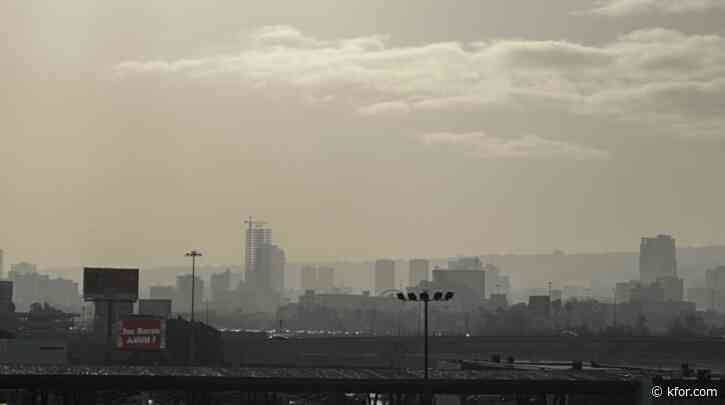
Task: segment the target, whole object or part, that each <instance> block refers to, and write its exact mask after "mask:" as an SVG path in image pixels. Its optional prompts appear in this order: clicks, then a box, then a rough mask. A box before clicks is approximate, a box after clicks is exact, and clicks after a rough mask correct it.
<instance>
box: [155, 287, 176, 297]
mask: <svg viewBox="0 0 725 405" xmlns="http://www.w3.org/2000/svg"><path fill="white" fill-rule="evenodd" d="M174 295H175V293H174V287H173V286H170V285H154V286H151V287H150V288H149V297H151V299H155V300H173V299H174Z"/></svg>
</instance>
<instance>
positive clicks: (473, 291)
mask: <svg viewBox="0 0 725 405" xmlns="http://www.w3.org/2000/svg"><path fill="white" fill-rule="evenodd" d="M433 283H435V284H437V285H438V286H440V288H441V289H444V290H451V291H453V292H455V294H456V298H457V299H458V298H462V297H463V296H464V294H468V295H469V296H470V297H471V300H475V301H476V302H478V303H480V302H481V301H482V300H483V299H484V298H485V294H486V273H484V272H482V271H480V270H450V269H449V270H443V269H435V270H433Z"/></svg>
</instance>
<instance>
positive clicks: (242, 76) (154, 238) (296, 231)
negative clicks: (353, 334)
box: [0, 0, 725, 265]
mask: <svg viewBox="0 0 725 405" xmlns="http://www.w3.org/2000/svg"><path fill="white" fill-rule="evenodd" d="M328 3H329V2H328V1H327V0H314V1H310V2H305V4H304V5H301V4H294V5H290V4H287V3H285V4H279V3H275V2H271V3H270V4H266V3H265V4H254V5H242V4H233V3H228V4H224V5H215V6H211V5H198V4H197V5H193V3H191V2H182V3H181V4H180V3H178V2H170V1H166V2H164V1H162V2H159V3H158V4H154V5H150V4H147V3H146V2H139V1H136V2H133V1H132V2H127V3H124V4H123V5H101V4H97V3H95V2H91V1H88V0H81V1H78V2H74V3H73V4H63V5H56V4H26V3H24V2H20V3H7V4H2V6H0V24H2V26H4V27H6V29H7V31H8V35H7V37H6V40H5V41H3V42H2V43H0V52H2V53H3V54H5V55H8V57H7V58H6V63H4V64H3V65H2V66H1V67H0V74H2V75H3V77H5V78H8V79H9V80H6V88H5V91H4V97H3V105H4V106H5V108H6V111H8V112H9V113H8V116H9V117H11V119H8V120H3V122H2V123H0V132H1V133H2V134H3V135H2V138H3V139H2V140H3V145H4V146H3V148H0V172H2V173H8V174H11V175H8V176H2V177H0V189H2V190H3V193H2V198H0V222H1V223H2V224H3V232H2V233H0V246H2V247H3V249H4V250H5V251H6V254H7V255H8V257H11V258H12V260H16V259H15V258H18V259H19V260H23V258H28V260H33V261H34V262H36V263H39V264H59V265H64V264H74V265H75V264H78V263H119V264H120V265H123V264H127V263H129V264H133V263H150V264H163V263H166V262H167V259H166V258H171V257H175V256H176V255H178V252H184V251H187V250H188V249H190V248H202V247H203V248H204V249H206V253H207V254H208V255H209V257H210V258H211V257H213V258H215V262H218V263H237V262H238V261H239V246H240V244H241V243H243V241H242V239H241V236H242V235H241V234H240V225H241V224H240V221H241V220H242V218H244V217H246V216H248V215H250V214H254V215H255V216H257V217H260V218H265V219H267V220H270V221H274V224H276V225H275V229H276V235H275V238H276V240H277V242H278V243H279V244H280V245H281V246H284V247H285V249H286V252H287V255H288V256H289V257H290V258H292V259H294V260H302V261H304V260H320V259H331V258H339V257H355V258H375V257H390V256H405V257H414V256H422V257H430V256H433V257H438V256H446V255H450V254H457V253H468V254H476V253H479V252H502V253H503V252H513V253H516V252H549V251H552V250H554V249H563V250H564V251H568V252H603V251H623V250H628V249H629V247H630V246H631V241H632V240H633V239H635V238H638V237H639V236H640V235H642V234H646V235H656V234H658V233H661V232H669V233H672V234H675V235H677V238H678V240H679V241H680V243H681V244H682V245H683V246H685V245H709V244H724V243H725V233H724V232H725V231H724V230H725V216H723V215H722V213H721V207H722V206H723V201H724V200H725V191H723V190H721V189H720V188H719V187H716V186H714V185H715V184H718V181H719V177H718V176H719V173H722V172H723V171H725V162H724V161H723V159H722V152H721V151H722V150H725V140H724V139H723V137H722V134H723V132H724V131H723V129H724V128H725V124H724V123H723V120H722V117H721V110H722V108H721V106H722V102H723V99H724V93H723V88H725V87H723V84H722V83H725V72H723V69H722V66H723V65H725V63H723V61H725V39H724V38H725V28H723V26H722V24H721V21H722V20H723V19H725V10H724V9H723V8H722V7H718V6H716V5H713V4H715V3H717V2H700V3H701V4H700V6H697V7H694V6H689V7H673V6H668V7H664V6H663V7H658V6H656V5H655V4H654V3H652V2H649V1H648V2H635V3H637V4H631V3H632V2H629V1H623V0H620V1H609V2H607V3H610V4H609V5H608V6H607V5H602V4H603V3H602V2H598V1H584V2H582V1H572V0H555V1H549V2H546V4H532V3H531V2H528V1H527V2H523V1H520V0H515V1H502V0H495V1H491V2H485V3H480V2H466V3H461V4H457V5H456V6H455V7H451V6H450V5H449V4H446V3H440V2H428V3H425V5H422V4H420V3H418V2H412V1H401V2H397V3H396V4H395V5H391V4H389V2H382V0H374V1H372V2H366V3H365V4H364V5H356V6H355V12H354V15H355V18H352V17H351V14H350V12H349V10H348V9H347V8H346V7H329V6H330V4H328ZM651 3H652V4H651ZM668 4H669V2H668ZM189 8H191V9H192V10H194V12H191V13H188V12H187V11H184V12H182V10H188V9H189ZM382 10H384V12H382ZM401 21H403V23H401ZM450 21H456V23H455V24H451V23H450ZM130 27H133V29H131V28H130ZM444 235H445V236H444ZM449 235H455V237H454V238H451V237H449Z"/></svg>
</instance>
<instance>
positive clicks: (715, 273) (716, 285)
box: [705, 266, 725, 294]
mask: <svg viewBox="0 0 725 405" xmlns="http://www.w3.org/2000/svg"><path fill="white" fill-rule="evenodd" d="M705 284H706V285H707V288H709V289H712V290H714V291H716V292H717V293H719V294H725V266H719V267H716V268H714V269H708V270H707V271H706V272H705Z"/></svg>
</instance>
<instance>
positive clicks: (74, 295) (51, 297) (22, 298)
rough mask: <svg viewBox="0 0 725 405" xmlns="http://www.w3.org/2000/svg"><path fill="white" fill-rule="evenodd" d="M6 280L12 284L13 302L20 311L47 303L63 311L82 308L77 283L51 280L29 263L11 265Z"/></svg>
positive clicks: (58, 279) (59, 279)
mask: <svg viewBox="0 0 725 405" xmlns="http://www.w3.org/2000/svg"><path fill="white" fill-rule="evenodd" d="M10 267H11V270H10V272H9V273H8V280H10V281H12V282H13V288H14V297H15V298H14V301H15V303H16V305H17V307H18V309H19V310H20V311H26V310H27V309H28V308H30V305H31V304H33V303H36V302H37V303H48V304H50V305H53V306H56V307H59V308H60V309H62V310H64V311H76V310H79V309H80V308H81V306H82V302H81V298H80V294H79V291H78V283H76V282H75V281H72V280H67V279H63V278H57V279H51V278H50V276H48V275H45V274H40V273H38V272H37V271H36V266H35V265H34V264H31V263H18V264H13V265H12V266H10Z"/></svg>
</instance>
